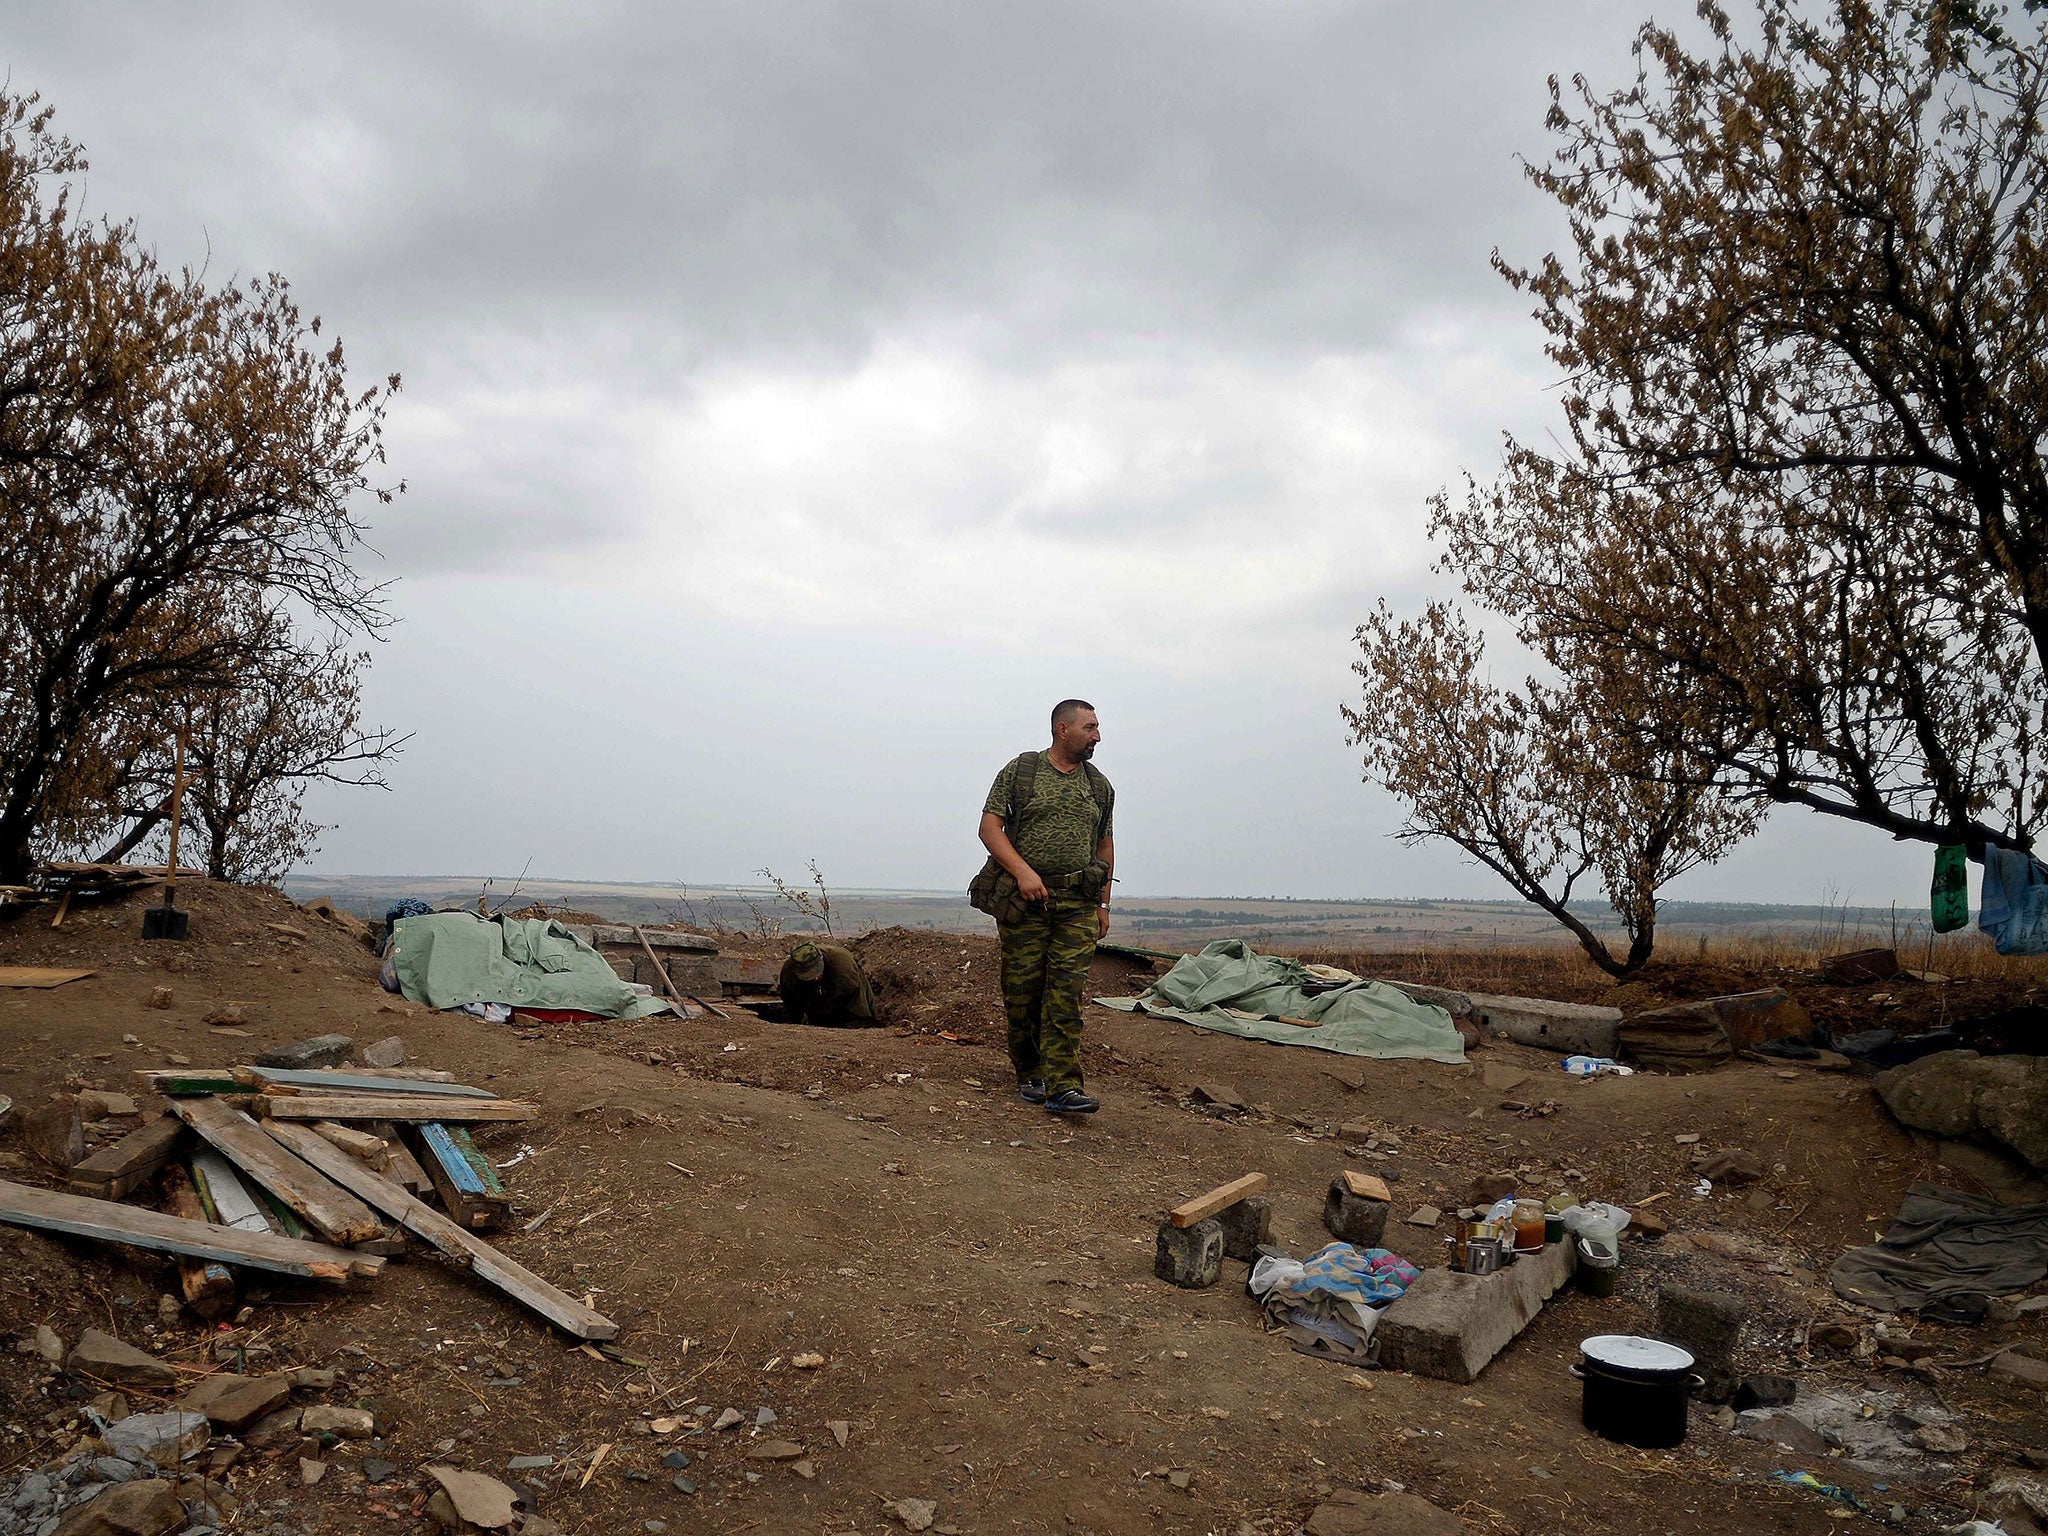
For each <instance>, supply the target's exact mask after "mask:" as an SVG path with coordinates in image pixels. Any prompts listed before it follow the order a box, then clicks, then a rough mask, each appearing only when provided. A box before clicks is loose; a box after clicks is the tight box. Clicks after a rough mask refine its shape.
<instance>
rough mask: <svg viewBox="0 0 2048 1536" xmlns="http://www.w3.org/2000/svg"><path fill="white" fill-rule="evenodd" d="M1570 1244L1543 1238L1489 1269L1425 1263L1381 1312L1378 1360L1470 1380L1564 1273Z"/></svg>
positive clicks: (1431, 1374)
mask: <svg viewBox="0 0 2048 1536" xmlns="http://www.w3.org/2000/svg"><path fill="white" fill-rule="evenodd" d="M1572 1246H1573V1245H1572V1244H1570V1243H1548V1244H1546V1245H1545V1246H1544V1248H1543V1251H1542V1252H1540V1253H1533V1254H1530V1255H1529V1256H1528V1257H1526V1258H1521V1259H1517V1260H1516V1261H1515V1262H1514V1263H1513V1264H1511V1265H1509V1266H1508V1267H1507V1268H1506V1269H1503V1270H1498V1271H1496V1272H1495V1273H1493V1274H1490V1275H1467V1274H1463V1273H1461V1272H1459V1271H1457V1270H1452V1269H1425V1270H1424V1271H1423V1272H1422V1275H1421V1277H1420V1278H1419V1279H1417V1280H1416V1282H1415V1283H1414V1284H1413V1285H1411V1286H1409V1287H1408V1290H1407V1292H1406V1294H1404V1295H1403V1296H1402V1297H1401V1299H1400V1300H1399V1301H1396V1302H1395V1303H1394V1304H1393V1305H1392V1306H1390V1307H1388V1308H1387V1309H1386V1310H1385V1311H1383V1312H1382V1313H1381V1314H1380V1323H1379V1327H1378V1328H1377V1329H1375V1330H1374V1334H1373V1336H1374V1337H1375V1338H1377V1339H1378V1340H1379V1345H1380V1364H1381V1365H1383V1366H1386V1367H1388V1368H1389V1369H1391V1370H1397V1371H1412V1372H1413V1373H1414V1374H1415V1375H1417V1376H1427V1377H1430V1378H1431V1379H1433V1380H1436V1381H1452V1382H1459V1383H1464V1382H1470V1381H1476V1380H1477V1379H1478V1377H1479V1373H1480V1372H1481V1371H1483V1370H1485V1369H1486V1366H1487V1363H1488V1362H1489V1361H1491V1360H1492V1359H1493V1357H1494V1356H1495V1355H1497V1354H1499V1353H1500V1352H1501V1351H1502V1350H1503V1349H1505V1348H1507V1346H1508V1344H1509V1343H1510V1342H1511V1341H1512V1340H1513V1339H1514V1337H1515V1335H1516V1334H1518V1333H1520V1332H1521V1331H1522V1330H1523V1329H1524V1328H1526V1327H1528V1326H1529V1324H1530V1323H1531V1322H1532V1321H1534V1320H1535V1317H1536V1315H1537V1314H1538V1313H1539V1312H1541V1311H1542V1310H1543V1304H1544V1302H1546V1301H1548V1300H1549V1299H1550V1298H1551V1297H1552V1296H1554V1295H1556V1294H1557V1290H1558V1288H1559V1287H1560V1286H1562V1285H1563V1284H1564V1283H1565V1282H1566V1281H1567V1280H1569V1279H1570V1278H1571V1275H1572V1268H1573V1264H1574V1258H1573V1252H1572Z"/></svg>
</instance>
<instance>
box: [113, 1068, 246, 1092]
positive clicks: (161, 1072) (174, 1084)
mask: <svg viewBox="0 0 2048 1536" xmlns="http://www.w3.org/2000/svg"><path fill="white" fill-rule="evenodd" d="M135 1080H136V1081H137V1082H138V1083H140V1084H142V1086H143V1088H144V1089H145V1090H147V1091H148V1092H150V1093H160V1094H163V1095H164V1096H165V1097H166V1098H187V1099H189V1098H195V1097H198V1096H199V1095H202V1094H208V1093H254V1092H255V1091H256V1090H255V1089H254V1088H253V1087H251V1086H250V1085H249V1084H247V1083H238V1082H236V1081H235V1074H234V1072H233V1070H232V1069H230V1068H228V1067H140V1068H138V1069H137V1070H136V1073H135Z"/></svg>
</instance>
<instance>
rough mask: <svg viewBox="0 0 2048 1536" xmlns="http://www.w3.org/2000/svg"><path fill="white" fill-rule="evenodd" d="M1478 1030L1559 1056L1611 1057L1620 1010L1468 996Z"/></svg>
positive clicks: (1536, 999) (1543, 1000)
mask: <svg viewBox="0 0 2048 1536" xmlns="http://www.w3.org/2000/svg"><path fill="white" fill-rule="evenodd" d="M1470 997H1471V1001H1472V1012H1473V1014H1474V1015H1475V1016H1476V1017H1477V1018H1478V1020H1479V1023H1480V1025H1481V1027H1482V1028H1485V1029H1490V1030H1492V1031H1493V1032H1494V1033H1495V1034H1499V1035H1506V1036H1507V1037H1508V1038H1509V1039H1510V1040H1512V1041H1514V1042H1515V1043H1516V1044H1517V1045H1533V1046H1538V1047H1540V1048H1542V1049H1543V1050H1546V1051H1556V1052H1557V1053H1558V1054H1559V1055H1560V1056H1612V1055H1613V1054H1614V1042H1615V1038H1616V1036H1617V1035H1618V1033H1619V1032H1620V1030H1621V1010H1620V1009H1619V1008H1603V1007H1600V1006H1599V1005H1597V1004H1594V1003H1558V1002H1552V1001H1550V1000H1549V999H1548V998H1542V997H1498V996H1495V995H1493V994H1491V993H1487V992H1474V993H1471V994H1470Z"/></svg>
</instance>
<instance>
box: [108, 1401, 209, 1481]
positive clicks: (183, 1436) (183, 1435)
mask: <svg viewBox="0 0 2048 1536" xmlns="http://www.w3.org/2000/svg"><path fill="white" fill-rule="evenodd" d="M212 1438H213V1432H212V1431H211V1430H210V1429H208V1428H207V1427H206V1415H205V1414H203V1413H188V1412H186V1411H185V1410H184V1409H182V1408H173V1409H169V1410H167V1411H166V1412H163V1413H131V1414H129V1415H128V1417H127V1418H125V1419H123V1420H122V1421H121V1422H120V1423H118V1424H109V1425H108V1426H107V1427H106V1429H105V1431H104V1432H103V1433H102V1434H101V1435H100V1441H101V1443H102V1444H104V1445H105V1446H106V1448H107V1454H108V1455H110V1456H120V1457H124V1458H126V1459H127V1460H129V1461H153V1462H155V1463H156V1464H157V1465H158V1466H160V1467H174V1466H176V1465H177V1464H178V1463H179V1462H181V1461H183V1460H184V1459H185V1458H186V1457H187V1456H194V1455H197V1454H198V1453H199V1452H200V1451H202V1450H204V1449H205V1448H206V1442H207V1441H208V1440H210V1439H212Z"/></svg>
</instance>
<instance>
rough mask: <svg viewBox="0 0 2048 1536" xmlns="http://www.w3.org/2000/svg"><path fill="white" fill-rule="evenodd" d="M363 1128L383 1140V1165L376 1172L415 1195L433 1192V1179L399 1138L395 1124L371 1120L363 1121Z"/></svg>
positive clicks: (410, 1149)
mask: <svg viewBox="0 0 2048 1536" xmlns="http://www.w3.org/2000/svg"><path fill="white" fill-rule="evenodd" d="M363 1129H364V1130H366V1131H368V1132H370V1133H371V1134H372V1135H374V1136H378V1137H381V1138H383V1141H384V1166H383V1167H382V1168H379V1169H378V1170H377V1172H379V1173H381V1174H383V1175H384V1176H385V1177H386V1178H387V1179H389V1180H391V1182H392V1183H394V1184H397V1185H400V1186H402V1187H403V1188H405V1189H407V1190H410V1191H411V1192H412V1193H413V1194H415V1195H431V1194H432V1193H433V1192H434V1181H433V1180H432V1179H430V1178H428V1177H427V1170H426V1169H424V1168H422V1167H421V1166H420V1160H419V1159H418V1158H416V1157H414V1156H413V1155H412V1148H411V1147H408V1146H407V1145H406V1144H405V1143H404V1142H403V1141H401V1140H399V1137H398V1127H397V1126H395V1125H393V1124H391V1123H390V1122H389V1121H387V1120H371V1121H367V1122H365V1123H364V1126H363Z"/></svg>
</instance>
